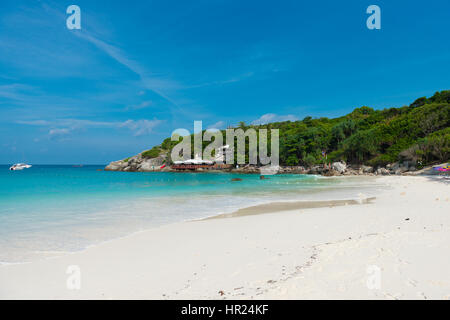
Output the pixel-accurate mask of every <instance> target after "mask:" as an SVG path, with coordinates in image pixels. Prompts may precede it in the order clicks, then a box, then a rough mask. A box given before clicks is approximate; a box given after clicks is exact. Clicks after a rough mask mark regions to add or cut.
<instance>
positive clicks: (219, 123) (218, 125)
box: [208, 121, 225, 129]
mask: <svg viewBox="0 0 450 320" xmlns="http://www.w3.org/2000/svg"><path fill="white" fill-rule="evenodd" d="M224 126H225V122H223V121H217V122H216V123H213V124H212V125H210V126H208V129H223V127H224Z"/></svg>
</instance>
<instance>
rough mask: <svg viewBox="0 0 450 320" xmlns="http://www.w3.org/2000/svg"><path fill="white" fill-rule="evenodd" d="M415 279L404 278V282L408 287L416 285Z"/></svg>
mask: <svg viewBox="0 0 450 320" xmlns="http://www.w3.org/2000/svg"><path fill="white" fill-rule="evenodd" d="M417 283H418V282H417V281H416V280H414V279H408V280H406V284H407V285H408V286H410V287H417Z"/></svg>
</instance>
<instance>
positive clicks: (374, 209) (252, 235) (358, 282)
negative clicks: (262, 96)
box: [0, 176, 450, 299]
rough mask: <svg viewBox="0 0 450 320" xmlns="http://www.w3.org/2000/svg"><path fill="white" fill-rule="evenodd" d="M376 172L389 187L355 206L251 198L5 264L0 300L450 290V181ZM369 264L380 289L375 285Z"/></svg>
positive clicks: (445, 293)
mask: <svg viewBox="0 0 450 320" xmlns="http://www.w3.org/2000/svg"><path fill="white" fill-rule="evenodd" d="M376 180H377V181H382V183H384V184H385V185H386V186H387V187H389V189H387V190H386V191H383V192H382V193H381V194H380V195H379V196H377V198H376V199H371V200H370V201H368V199H366V198H362V201H357V200H355V199H353V200H345V201H347V202H349V203H348V204H355V205H345V202H336V201H334V202H326V201H325V202H322V203H320V204H319V203H318V202H316V203H312V202H310V203H309V206H308V205H307V206H306V207H305V203H307V202H297V203H296V202H292V203H281V204H280V203H278V204H273V203H272V204H269V205H262V206H254V207H249V208H245V209H240V210H238V211H236V212H235V213H234V214H231V215H230V214H228V216H227V215H222V216H214V217H211V218H207V219H203V220H200V221H199V220H196V221H190V222H188V223H187V222H182V223H175V224H170V225H164V226H161V227H157V228H154V229H151V230H147V231H141V232H139V233H135V234H133V235H130V236H126V237H123V238H120V239H115V240H111V241H108V242H105V243H102V244H100V245H97V246H93V247H90V248H88V249H85V250H83V251H82V252H75V253H71V254H68V255H64V256H60V257H55V258H49V259H46V260H41V261H35V262H31V263H26V264H20V265H18V264H14V265H4V266H0V299H20V298H25V299H114V298H118V299H230V298H232V299H241V298H249V299H252V298H255V299H256V298H257V299H265V298H270V299H308V298H325V299H344V298H350V299H385V298H394V299H395V298H398V299H405V298H409V299H424V298H434V299H448V298H450V273H449V272H448V270H449V269H450V265H449V264H450V261H448V259H446V258H447V257H446V256H445V254H443V253H445V252H449V250H448V249H450V247H449V246H450V245H449V244H450V241H449V240H450V229H449V227H450V223H449V222H450V215H449V214H448V212H449V209H450V202H449V199H448V190H449V184H448V181H447V180H444V179H441V180H442V181H439V180H438V179H437V178H433V179H432V178H430V177H406V176H393V177H380V178H377V179H376ZM445 181H446V182H445ZM352 201H354V202H352ZM350 202H351V203H350ZM286 206H287V207H286ZM313 207H314V208H313ZM268 208H269V209H268ZM262 213H264V214H262ZM236 216H238V217H236ZM406 219H407V220H406ZM424 260H426V261H427V262H428V263H425V261H424ZM70 266H78V267H79V270H80V274H81V286H80V289H79V290H77V289H74V290H71V289H69V288H68V287H67V282H68V281H69V280H68V279H69V278H70V276H71V274H70V272H69V273H67V271H68V268H69V267H70ZM371 266H372V267H373V268H372V269H373V270H376V271H377V270H378V271H379V272H380V273H381V275H380V277H381V286H380V288H368V285H367V283H366V282H367V281H368V276H369V275H368V270H369V269H368V268H369V267H371ZM377 268H378V269H377ZM372 269H371V270H372ZM69 271H70V270H69Z"/></svg>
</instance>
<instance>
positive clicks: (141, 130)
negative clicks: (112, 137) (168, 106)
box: [120, 119, 162, 136]
mask: <svg viewBox="0 0 450 320" xmlns="http://www.w3.org/2000/svg"><path fill="white" fill-rule="evenodd" d="M161 122H162V121H161V120H157V119H154V120H127V121H125V122H123V123H122V124H121V125H120V127H126V128H128V129H130V130H131V131H133V132H134V135H135V136H142V135H145V134H150V133H152V131H153V129H154V128H155V127H156V126H158V125H159V124H160V123H161Z"/></svg>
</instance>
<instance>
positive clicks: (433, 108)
mask: <svg viewBox="0 0 450 320" xmlns="http://www.w3.org/2000/svg"><path fill="white" fill-rule="evenodd" d="M237 128H241V129H243V130H244V131H245V130H247V129H249V128H254V129H256V131H257V132H258V129H268V132H269V133H270V129H279V137H280V165H285V166H297V165H302V166H308V167H310V166H313V165H317V164H322V163H325V162H333V161H345V162H347V163H355V164H367V165H370V166H374V167H377V166H385V165H386V164H389V163H393V162H397V161H410V162H413V163H415V164H417V165H418V166H419V167H420V166H424V165H427V164H432V163H437V162H444V161H447V160H448V159H449V155H450V90H447V91H442V92H436V93H435V94H434V95H433V96H432V97H430V98H427V97H421V98H418V99H417V100H415V101H414V102H413V103H411V104H410V105H409V106H403V107H400V108H386V109H382V110H375V109H373V108H370V107H367V106H363V107H360V108H356V109H355V110H353V111H352V112H351V113H349V114H347V115H345V116H342V117H339V118H333V119H330V118H326V117H321V118H312V117H310V116H308V117H305V118H304V119H303V120H299V121H284V122H275V123H268V124H263V125H246V124H245V123H244V122H240V123H239V125H238V126H237ZM225 134H226V132H225V130H222V135H223V137H224V141H225ZM268 139H269V141H268V146H269V147H270V134H269V135H268ZM191 141H193V139H191ZM177 143H178V141H171V138H167V139H165V140H164V141H163V142H162V144H161V145H160V146H156V147H153V148H152V149H150V150H147V151H144V152H143V153H142V157H145V158H155V157H158V156H159V155H160V154H161V153H165V154H170V151H171V150H172V148H173V147H174V146H175V145H176V144H177ZM209 143H210V142H207V141H204V142H203V144H204V147H206V146H207V145H208V144H209ZM248 147H249V146H248V141H246V150H247V151H248ZM192 150H193V148H192ZM325 155H326V156H325ZM247 157H248V155H247ZM169 161H170V159H169Z"/></svg>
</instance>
